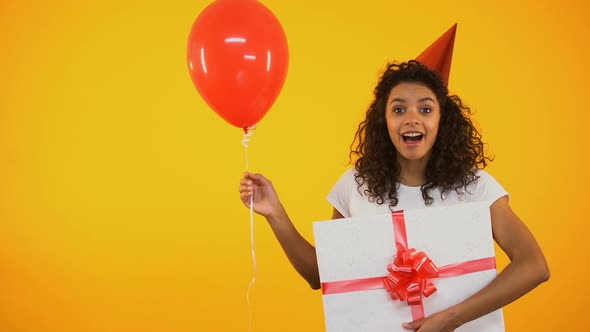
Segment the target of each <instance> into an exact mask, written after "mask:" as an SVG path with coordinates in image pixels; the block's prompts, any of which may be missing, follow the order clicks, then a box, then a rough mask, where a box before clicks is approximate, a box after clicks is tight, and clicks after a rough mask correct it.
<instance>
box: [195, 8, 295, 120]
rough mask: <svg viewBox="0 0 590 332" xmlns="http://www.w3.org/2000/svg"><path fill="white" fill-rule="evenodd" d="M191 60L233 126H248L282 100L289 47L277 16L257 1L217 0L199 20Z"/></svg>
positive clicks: (199, 83) (205, 93)
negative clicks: (279, 96)
mask: <svg viewBox="0 0 590 332" xmlns="http://www.w3.org/2000/svg"><path fill="white" fill-rule="evenodd" d="M187 60H188V66H189V71H190V75H191V78H192V81H193V83H194V85H195V86H196V88H197V90H198V91H199V93H200V94H201V96H202V97H203V99H204V100H205V101H206V102H207V104H209V106H211V108H213V110H215V112H217V114H219V115H220V116H221V117H222V118H223V119H224V120H225V121H227V122H229V123H230V124H232V125H234V126H236V127H239V128H244V129H246V128H247V127H250V126H253V125H255V124H256V123H258V121H260V120H261V119H262V118H263V117H264V115H265V114H266V113H267V112H268V110H269V109H270V107H271V106H272V104H273V103H274V101H275V100H276V99H277V97H278V95H279V93H280V92H281V89H282V87H283V84H284V82H285V77H286V75H287V66H288V62H289V50H288V47H287V38H286V37H285V32H284V31H283V28H282V27H281V24H280V23H279V20H278V19H277V18H276V17H275V16H274V14H273V13H272V12H271V11H270V10H269V9H268V8H266V7H265V6H264V5H263V4H261V3H259V2H258V1H256V0H217V1H215V2H213V3H211V4H210V5H209V6H208V7H207V8H205V10H203V12H201V14H200V15H199V16H198V17H197V19H196V20H195V23H194V24H193V26H192V29H191V32H190V36H189V40H188V51H187Z"/></svg>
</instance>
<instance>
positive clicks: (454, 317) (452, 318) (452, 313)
mask: <svg viewBox="0 0 590 332" xmlns="http://www.w3.org/2000/svg"><path fill="white" fill-rule="evenodd" d="M444 312H445V314H446V316H447V319H448V321H449V323H450V324H451V326H452V328H453V329H456V328H458V327H460V326H461V325H463V324H465V322H464V320H463V317H462V316H461V309H460V308H458V307H457V306H453V307H450V308H448V309H447V310H445V311H444Z"/></svg>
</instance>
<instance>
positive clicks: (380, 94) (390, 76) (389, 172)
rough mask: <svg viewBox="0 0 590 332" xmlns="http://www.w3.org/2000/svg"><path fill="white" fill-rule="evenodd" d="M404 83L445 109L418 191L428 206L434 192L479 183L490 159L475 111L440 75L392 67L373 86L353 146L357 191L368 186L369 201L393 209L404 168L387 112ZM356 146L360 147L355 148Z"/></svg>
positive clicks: (419, 67) (416, 66) (409, 65)
mask: <svg viewBox="0 0 590 332" xmlns="http://www.w3.org/2000/svg"><path fill="white" fill-rule="evenodd" d="M402 82H419V83H422V84H424V85H426V86H427V87H428V88H429V89H430V90H432V92H433V93H434V94H435V95H436V98H437V99H438V103H439V105H440V109H441V118H440V123H439V128H438V135H437V137H436V141H435V143H434V146H433V147H432V152H431V155H430V159H429V160H428V164H427V166H426V183H425V184H423V185H422V186H421V187H420V189H421V191H422V198H423V199H424V202H425V204H426V205H430V204H432V202H433V201H434V199H433V198H432V197H431V196H430V192H431V190H432V189H434V188H436V187H438V188H440V189H441V199H443V198H444V196H443V194H444V193H445V192H447V191H449V190H455V191H456V192H457V194H459V195H462V194H464V192H463V188H464V189H465V190H467V186H468V185H469V184H471V183H472V182H474V181H476V180H477V179H478V178H479V177H478V176H477V175H476V171H477V170H478V169H483V168H485V167H486V165H487V162H489V161H491V158H489V157H487V156H485V155H484V144H483V142H482V140H481V134H480V133H479V131H478V130H477V129H476V128H475V126H474V124H473V123H472V121H471V119H470V115H471V109H470V108H469V107H467V106H466V105H464V104H463V103H462V102H461V99H460V98H459V97H458V96H456V95H449V91H448V89H447V87H446V86H445V84H444V83H443V81H442V79H441V78H440V76H439V74H438V73H437V72H435V71H432V70H429V69H428V68H427V67H426V66H424V65H423V64H421V63H420V62H417V61H414V60H412V61H409V62H403V63H400V64H396V63H389V64H388V65H387V67H386V69H385V72H384V73H383V74H382V75H381V78H380V79H379V83H378V84H377V86H376V87H375V91H374V95H375V99H374V100H373V102H372V103H371V105H370V106H369V109H368V110H367V114H366V118H365V120H364V121H363V122H361V123H360V124H359V126H358V129H357V132H356V134H355V138H354V140H353V142H352V144H351V150H350V155H349V157H350V162H351V163H352V161H353V159H356V162H355V168H356V173H355V180H356V182H357V185H358V190H359V192H361V186H363V185H364V184H366V185H367V188H366V189H365V190H364V194H365V195H367V196H368V198H369V200H370V201H371V202H376V203H377V204H383V203H385V202H388V203H389V208H390V210H392V211H393V207H395V206H396V205H397V203H398V198H397V191H398V188H399V175H400V171H401V170H400V165H399V163H398V161H397V153H396V149H395V146H394V145H393V143H392V142H391V138H390V136H389V134H388V131H387V122H386V120H385V109H386V104H387V99H388V97H389V93H390V92H391V89H392V88H393V87H395V86H396V85H398V84H400V83H402ZM355 143H356V144H355Z"/></svg>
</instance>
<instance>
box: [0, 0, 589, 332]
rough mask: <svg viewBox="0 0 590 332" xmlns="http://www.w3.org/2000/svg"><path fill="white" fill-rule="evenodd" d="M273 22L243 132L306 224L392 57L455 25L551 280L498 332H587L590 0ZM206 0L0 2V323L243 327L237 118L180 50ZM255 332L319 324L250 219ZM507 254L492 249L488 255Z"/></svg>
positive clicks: (374, 4) (475, 99)
mask: <svg viewBox="0 0 590 332" xmlns="http://www.w3.org/2000/svg"><path fill="white" fill-rule="evenodd" d="M263 2H264V3H265V4H266V5H267V6H268V7H269V8H271V9H272V10H273V11H274V12H275V14H276V15H277V17H278V18H279V20H280V21H281V23H282V24H283V26H284V29H285V31H286V34H287V37H288V41H289V47H290V66H289V74H288V76H287V81H286V84H285V86H284V89H283V92H282V94H281V96H280V97H279V99H278V100H277V102H276V104H275V106H274V107H273V108H272V109H271V111H270V112H269V113H268V114H267V116H266V118H265V119H263V120H262V121H261V122H260V123H259V126H258V129H257V131H256V133H255V135H254V136H253V139H252V142H251V145H250V163H251V169H252V170H255V171H259V172H262V173H264V174H266V175H267V176H268V177H270V178H271V179H272V180H273V182H274V184H275V185H276V187H277V188H278V191H279V193H280V194H281V198H282V200H283V202H284V204H285V205H286V206H287V208H288V210H289V211H290V214H291V217H292V219H293V220H294V222H295V223H296V225H297V227H298V228H299V229H300V230H301V232H302V233H303V234H304V236H306V237H307V238H309V239H312V228H311V222H312V221H314V220H322V219H327V218H328V216H329V215H330V213H331V207H330V206H329V204H328V203H327V202H326V201H325V195H326V194H327V192H328V190H329V188H330V187H331V185H332V184H333V182H334V181H335V180H336V179H337V178H338V177H339V176H340V174H341V173H342V172H343V171H344V170H345V169H346V167H347V166H346V165H345V164H346V162H347V152H348V146H349V144H350V141H351V139H352V136H353V133H354V130H355V126H356V124H357V123H358V121H359V120H360V119H361V117H362V115H363V113H364V110H365V108H366V106H367V104H368V102H369V98H370V94H371V91H372V87H373V85H374V84H375V82H376V79H377V75H378V74H379V72H380V70H381V69H382V67H383V65H384V64H385V62H386V61H388V60H393V59H409V58H413V57H414V56H416V55H417V54H419V53H420V52H421V51H422V50H423V49H424V48H425V47H427V46H428V45H429V44H430V43H431V42H432V41H434V40H435V39H436V38H437V37H438V36H439V35H441V34H442V33H443V32H444V31H446V30H447V29H448V28H449V27H450V26H451V25H452V24H453V23H455V22H458V23H459V26H458V33H457V39H456V46H455V54H454V59H453V67H452V74H451V82H450V88H451V90H452V91H454V92H456V93H458V94H460V95H461V96H462V98H463V99H464V101H466V102H467V103H468V104H469V105H471V106H472V107H473V109H474V110H475V111H476V112H477V113H476V118H477V120H478V122H479V124H480V125H481V127H482V128H483V134H484V138H485V139H486V141H487V142H488V143H489V146H490V152H492V153H493V154H495V156H496V159H495V161H494V163H493V164H492V166H491V167H490V171H491V172H492V174H493V175H495V176H496V177H497V178H498V179H499V180H500V182H501V183H502V184H503V185H504V186H505V187H506V188H507V189H508V191H509V192H510V193H511V194H512V199H511V201H512V205H513V207H514V209H515V210H516V211H517V213H518V214H519V215H520V217H521V218H522V219H523V220H525V222H526V223H527V224H528V226H529V227H530V228H531V230H532V231H533V232H534V234H535V235H536V237H537V239H538V241H539V242H540V244H541V246H542V247H543V249H544V251H545V254H546V256H547V258H548V261H549V263H550V266H551V270H552V278H551V280H550V282H549V283H546V284H544V285H542V286H541V287H540V288H538V289H536V290H535V291H533V292H532V293H530V294H529V295H527V296H526V297H524V298H522V299H520V300H519V301H517V302H515V303H514V304H511V305H509V306H507V307H506V308H505V311H504V313H505V316H506V322H507V329H508V331H552V330H557V329H561V328H567V329H569V330H581V329H583V327H584V326H585V325H586V324H584V323H585V321H586V318H587V317H586V316H587V314H586V313H587V309H586V307H587V305H586V302H585V300H586V299H585V298H586V297H587V295H590V294H589V292H588V290H587V288H586V287H584V286H583V282H584V281H586V278H587V275H588V273H589V272H590V269H589V267H588V264H587V261H588V260H589V258H590V257H589V255H588V250H587V247H586V245H587V243H588V239H589V236H590V234H589V232H588V228H587V226H586V222H587V220H588V216H589V214H588V212H587V208H588V203H587V200H588V193H587V190H588V186H590V181H589V180H588V175H587V168H586V164H587V162H588V153H589V152H590V151H589V150H588V147H587V141H588V140H587V137H588V136H587V135H588V129H587V126H588V121H589V119H590V115H589V114H590V113H589V112H588V110H587V109H588V84H587V81H586V79H587V78H588V77H589V76H590V70H589V65H588V59H590V52H589V51H588V47H587V45H586V44H587V41H588V38H589V36H590V24H589V23H588V20H587V18H586V16H587V15H588V14H590V11H589V10H588V6H587V5H585V4H584V2H583V1H573V0H563V1H560V2H559V3H557V2H555V1H522V2H520V4H514V3H513V1H500V2H493V3H490V2H473V1H464V2H460V1H446V2H443V1H426V0H425V1H419V2H415V3H414V2H412V1H371V0H369V1H363V2H362V4H361V3H354V2H351V3H346V2H342V1H336V0H326V1H311V0H300V1H279V0H266V1H263ZM207 4H208V1H202V0H193V1H186V0H183V1H131V0H117V1H114V0H101V1H96V0H92V1H64V0H57V1H51V2H45V1H6V0H5V1H2V3H1V4H0V45H1V46H0V49H1V52H0V73H1V75H0V155H1V162H0V330H1V331H7V332H45V331H59V332H70V331H80V332H87V331H88V332H90V331H113V332H119V331H120V332H123V331H175V332H182V331H206V330H211V331H246V330H247V327H248V314H247V312H248V309H247V308H248V307H247V305H246V300H245V292H246V287H247V285H248V282H249V280H250V276H251V274H252V263H251V258H250V249H249V221H248V220H249V218H248V212H247V209H245V208H243V207H242V205H241V203H240V202H239V200H238V193H237V187H238V180H239V178H240V176H241V173H242V171H243V170H244V167H245V158H244V152H243V149H242V146H241V144H240V141H241V138H242V137H241V135H242V133H241V131H240V130H239V129H237V128H234V127H231V126H230V125H228V124H226V123H225V122H223V121H222V120H221V119H220V118H219V117H218V116H217V115H216V114H215V113H214V112H213V111H211V110H210V109H209V108H208V107H207V105H206V104H205V103H204V102H203V100H202V99H201V98H200V96H199V95H198V94H197V92H196V90H195V88H194V87H193V85H192V84H191V80H190V78H189V75H188V71H187V65H186V62H185V49H186V41H187V36H188V32H189V29H190V27H191V24H192V23H193V21H194V19H195V18H196V16H197V15H198V13H199V12H200V11H201V10H203V9H204V8H205V7H206V5H207ZM256 227H257V229H256V237H257V246H256V250H257V254H258V268H259V269H258V280H257V283H256V284H255V287H254V291H253V297H254V321H253V323H254V330H255V331H275V330H281V331H321V330H323V313H322V303H321V295H320V293H319V292H317V291H312V290H310V289H309V288H308V286H307V285H306V283H305V282H304V281H303V280H302V279H301V278H300V277H299V276H298V275H297V274H296V273H295V272H294V270H293V269H292V268H291V266H290V265H289V263H288V262H287V260H286V259H285V257H284V255H283V253H282V251H281V249H280V247H279V246H278V244H277V242H276V240H275V239H274V238H273V236H272V234H271V232H270V231H269V229H268V227H267V225H266V224H265V221H264V220H263V219H262V218H257V219H256ZM499 261H500V265H502V266H504V265H505V264H506V263H507V259H506V257H505V256H504V255H503V254H499Z"/></svg>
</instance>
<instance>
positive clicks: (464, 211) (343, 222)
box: [313, 202, 504, 332]
mask: <svg viewBox="0 0 590 332" xmlns="http://www.w3.org/2000/svg"><path fill="white" fill-rule="evenodd" d="M403 217H404V218H405V222H402V225H403V224H405V232H406V234H407V247H408V248H416V250H417V251H422V252H425V253H426V254H427V255H428V257H429V258H430V259H432V261H433V262H434V263H435V264H436V265H437V266H438V267H442V266H445V265H448V264H456V263H465V262H468V261H473V260H479V259H485V258H488V260H493V257H494V256H495V255H494V242H493V238H492V229H491V220H490V210H489V202H476V203H463V204H457V205H453V206H447V207H432V208H425V209H419V210H406V211H403ZM397 227H399V226H395V227H394V222H393V217H392V214H386V215H378V216H371V217H362V218H345V219H337V220H329V221H322V222H314V224H313V228H314V235H315V244H316V254H317V259H318V267H319V272H320V280H321V282H322V289H323V292H324V295H323V303H324V314H325V319H326V331H327V332H348V331H351V332H352V331H354V332H380V331H387V332H392V331H408V330H406V329H403V328H402V327H401V323H402V322H410V321H412V320H414V319H413V317H412V310H411V309H410V306H409V305H408V303H407V302H406V301H399V300H392V298H391V296H390V294H389V293H388V292H387V290H386V289H385V287H378V288H377V289H364V290H354V291H344V292H336V293H329V292H326V289H329V287H330V286H331V285H333V284H334V283H335V282H342V281H347V280H353V281H355V282H356V281H358V280H361V279H365V278H375V277H385V276H387V275H388V274H389V272H388V271H387V266H388V265H389V264H391V263H392V261H393V258H394V256H395V255H396V252H397V249H396V242H395V235H396V232H398V236H399V234H400V232H401V233H403V227H401V228H400V229H397ZM394 228H395V230H394ZM495 277H496V269H495V264H494V265H493V266H492V267H491V268H488V269H485V270H483V271H479V272H472V273H467V274H459V275H454V276H448V277H444V278H434V279H430V281H431V282H432V283H433V284H434V285H435V287H436V288H437V290H436V292H435V293H433V294H432V295H430V296H429V297H427V298H426V297H424V296H422V306H423V312H424V315H425V316H429V315H432V314H434V313H437V312H439V311H441V310H444V309H446V308H449V307H451V306H453V305H455V304H457V303H460V302H462V301H464V300H465V299H467V298H469V297H470V296H472V295H473V294H475V293H477V292H478V291H479V290H480V289H482V288H484V287H485V286H486V285H487V284H489V283H490V282H491V281H492V280H493V279H494V278H495ZM331 283H332V284H331ZM327 293H328V294H327ZM456 331H460V332H467V331H478V332H496V331H504V318H503V315H502V310H501V309H500V310H496V311H494V312H492V313H490V314H488V315H486V316H483V317H481V318H479V319H476V320H474V321H471V322H468V323H467V324H465V325H463V326H461V327H460V328H459V329H457V330H456Z"/></svg>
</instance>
